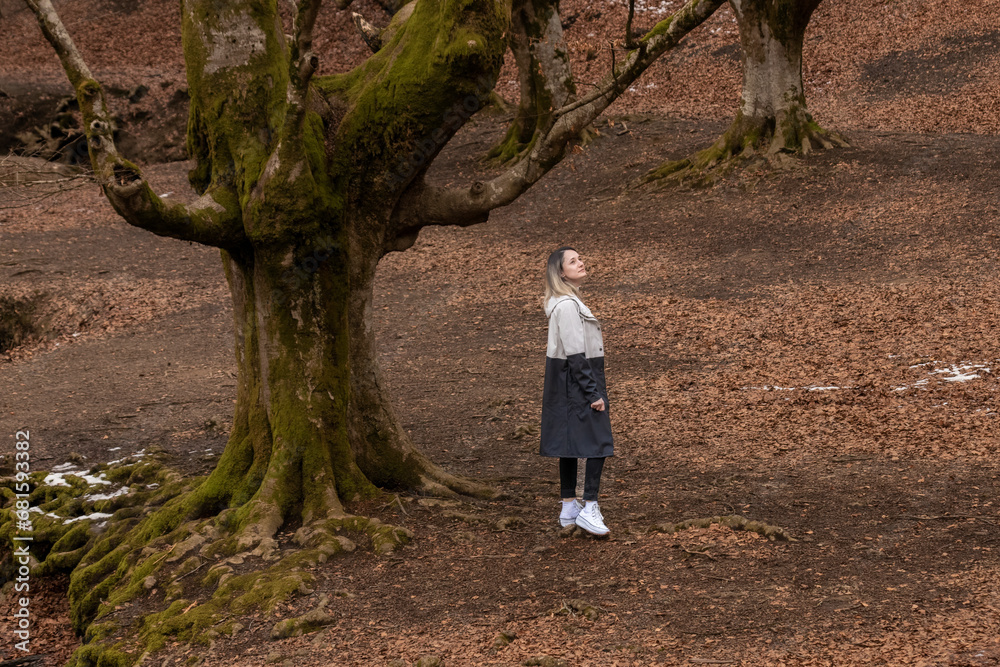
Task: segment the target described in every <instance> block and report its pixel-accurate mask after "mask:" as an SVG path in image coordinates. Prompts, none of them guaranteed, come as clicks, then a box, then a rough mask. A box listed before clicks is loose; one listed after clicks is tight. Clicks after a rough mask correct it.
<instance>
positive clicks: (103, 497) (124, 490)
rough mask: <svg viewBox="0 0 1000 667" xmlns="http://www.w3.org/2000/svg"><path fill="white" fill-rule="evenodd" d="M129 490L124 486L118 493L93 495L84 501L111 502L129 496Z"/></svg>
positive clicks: (87, 496)
mask: <svg viewBox="0 0 1000 667" xmlns="http://www.w3.org/2000/svg"><path fill="white" fill-rule="evenodd" d="M128 493H129V488H128V487H127V486H123V487H122V488H120V489H118V490H117V491H112V492H111V493H92V494H89V495H86V496H84V497H83V500H111V499H112V498H117V497H118V496H125V495H128Z"/></svg>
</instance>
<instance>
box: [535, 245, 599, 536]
mask: <svg viewBox="0 0 1000 667" xmlns="http://www.w3.org/2000/svg"><path fill="white" fill-rule="evenodd" d="M586 278H587V270H586V268H585V267H584V265H583V260H582V259H580V255H579V254H577V252H576V250H574V249H573V248H570V247H563V248H559V249H558V250H556V251H555V252H554V253H552V254H551V255H549V262H548V269H547V270H546V273H545V314H546V315H547V316H548V318H549V344H548V349H547V350H546V353H545V357H546V358H545V390H544V394H543V396H542V444H541V448H540V450H539V453H540V454H541V455H542V456H552V457H559V481H560V489H561V493H560V495H561V497H562V512H561V513H560V514H559V522H560V523H561V524H562V525H563V527H566V526H572V525H573V524H576V525H577V526H580V527H581V528H583V529H584V530H586V531H587V532H589V533H591V534H593V535H607V534H608V532H609V531H608V527H607V526H606V525H604V517H602V516H601V510H600V508H599V507H598V506H597V494H598V491H599V489H600V485H601V472H602V470H603V469H604V459H605V458H606V457H608V456H611V455H613V454H614V442H613V440H612V437H611V420H610V418H609V417H608V392H607V388H606V387H605V382H604V341H603V339H602V337H601V325H600V323H599V322H598V321H597V319H596V318H595V317H594V315H593V314H592V313H591V312H590V309H589V308H587V306H585V305H584V304H583V301H581V300H580V291H579V290H580V286H581V285H582V284H583V281H584V280H585V279H586ZM581 458H583V459H587V469H586V475H585V477H584V486H583V500H584V505H583V506H582V507H581V505H580V503H579V501H577V499H576V469H577V459H581Z"/></svg>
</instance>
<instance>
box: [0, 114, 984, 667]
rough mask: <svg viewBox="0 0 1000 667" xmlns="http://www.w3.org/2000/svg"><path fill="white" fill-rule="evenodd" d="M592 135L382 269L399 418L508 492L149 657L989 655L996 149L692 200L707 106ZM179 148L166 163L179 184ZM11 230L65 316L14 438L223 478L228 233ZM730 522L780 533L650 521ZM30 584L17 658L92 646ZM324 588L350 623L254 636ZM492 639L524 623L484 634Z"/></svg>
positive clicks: (979, 658)
mask: <svg viewBox="0 0 1000 667" xmlns="http://www.w3.org/2000/svg"><path fill="white" fill-rule="evenodd" d="M626 127H627V128H628V131H624V129H625V128H626ZM600 129H601V134H602V137H601V138H600V139H599V140H597V141H596V142H595V143H593V144H592V145H590V146H589V147H588V148H586V149H585V150H583V151H582V152H579V153H573V154H572V155H570V156H569V157H568V158H567V159H566V160H565V162H564V163H563V164H562V165H560V166H559V167H558V168H557V169H556V170H555V171H554V172H553V173H552V174H550V175H549V176H547V177H546V178H545V179H544V180H543V181H542V182H541V183H540V184H539V185H538V186H537V187H536V188H534V189H533V190H532V191H530V192H529V193H528V194H527V195H525V196H524V197H523V198H522V199H521V200H520V201H518V202H517V203H515V204H514V205H512V206H511V207H509V208H507V209H504V210H501V211H497V212H496V213H495V214H494V216H493V218H492V219H491V221H490V222H489V223H487V224H484V225H480V226H476V227H472V228H467V229H452V228H430V229H427V230H425V231H424V232H422V234H421V236H420V239H419V240H418V242H417V244H416V245H415V246H414V247H413V248H412V249H410V250H407V251H406V252H404V253H396V254H393V255H390V256H388V257H387V258H386V259H385V260H384V261H383V265H382V266H381V267H380V273H379V278H378V284H377V287H376V294H377V301H376V304H377V305H376V313H377V318H378V336H379V342H380V351H381V355H382V363H383V366H384V370H385V372H386V375H387V379H388V382H389V385H390V386H389V389H390V391H391V394H392V396H393V397H394V400H395V402H396V405H397V406H398V409H399V411H400V413H401V416H402V419H403V420H404V422H405V424H406V426H407V428H408V429H409V430H410V432H411V433H412V435H413V438H414V439H415V441H416V442H417V443H419V445H420V446H421V447H423V448H424V449H425V451H427V452H428V453H429V454H430V456H431V457H432V458H433V459H434V460H436V461H438V462H440V463H441V464H443V465H445V466H446V467H447V468H448V469H449V470H453V471H455V472H459V473H462V474H464V475H468V476H470V477H472V478H475V479H479V480H483V481H486V482H489V483H491V484H493V485H494V486H495V487H496V488H497V489H498V491H500V493H501V494H502V496H501V499H499V500H495V501H461V502H456V501H441V500H437V499H431V498H419V497H410V496H407V495H405V494H401V495H400V496H399V499H400V500H399V502H398V503H397V502H396V500H395V499H394V498H393V496H392V495H389V496H387V497H386V498H382V499H380V500H379V501H377V502H374V503H367V504H365V505H362V506H355V507H351V508H350V509H351V510H353V511H355V512H357V513H363V514H367V515H375V516H378V517H380V518H381V519H382V520H383V521H385V522H389V523H393V524H396V525H401V526H406V527H407V528H410V529H411V530H413V531H414V532H415V535H416V536H415V539H414V540H413V542H412V543H411V544H410V545H409V546H407V547H405V548H404V549H402V550H401V551H399V552H397V553H395V554H393V555H390V556H388V557H380V556H376V555H375V554H373V553H371V552H370V551H367V550H366V549H364V548H363V546H362V548H359V549H358V551H356V552H354V553H352V554H350V555H347V556H344V557H340V558H336V559H334V560H332V561H330V562H328V563H327V564H325V565H322V566H320V567H319V568H317V571H316V575H317V579H318V580H319V582H320V584H319V586H318V587H317V589H316V591H315V592H314V593H313V594H312V595H308V596H304V597H299V598H295V599H293V600H292V601H290V602H289V603H288V604H287V605H284V606H282V608H281V609H279V610H278V611H277V612H276V613H275V614H273V615H255V616H253V617H250V618H247V619H243V621H242V622H243V625H244V626H245V628H246V629H244V630H242V631H240V632H239V633H237V634H236V635H235V636H234V637H232V638H222V639H218V640H216V642H215V643H214V644H213V646H212V647H211V648H208V649H206V648H199V647H194V648H192V647H187V646H173V647H169V648H168V652H167V653H166V654H165V656H164V657H166V658H169V659H167V660H166V661H165V662H164V663H163V664H186V662H187V661H188V660H189V658H190V657H191V656H192V655H197V656H201V657H203V658H204V663H203V664H206V665H229V664H239V665H262V664H265V663H279V662H282V661H283V660H286V661H288V664H293V663H295V662H305V663H307V664H330V665H348V664H350V665H380V664H391V661H392V660H401V661H402V662H401V663H396V664H407V665H409V664H414V663H415V661H416V660H417V659H418V658H420V657H421V656H426V655H433V656H439V657H441V658H442V659H443V660H444V664H446V665H473V664H476V665H478V664H496V665H520V664H529V663H527V662H526V661H530V660H531V659H534V658H538V657H539V656H549V657H550V658H552V659H562V660H565V661H566V664H568V665H614V664H617V665H643V664H745V665H777V664H788V665H809V664H817V665H828V664H837V665H850V664H858V665H870V664H893V665H917V664H929V665H938V664H947V665H995V664H1000V639H998V638H1000V591H998V583H997V582H998V581H1000V576H998V575H1000V572H998V570H1000V559H998V557H997V551H998V550H1000V531H998V530H997V526H998V524H1000V508H998V507H997V506H996V505H995V502H996V499H997V496H998V491H1000V476H998V473H1000V466H998V464H997V456H996V455H997V445H996V443H997V436H998V430H1000V429H998V421H1000V420H998V413H997V410H998V406H997V394H996V391H997V388H998V386H1000V380H998V378H997V375H995V374H994V373H993V372H992V371H991V369H994V368H995V367H996V364H997V363H1000V352H998V348H997V344H996V336H997V334H996V332H997V331H998V330H1000V321H998V320H1000V303H998V299H1000V289H998V288H1000V281H998V278H997V275H998V273H997V260H996V245H997V236H998V233H1000V232H998V227H997V224H996V223H997V216H998V208H997V206H998V198H997V194H996V185H995V174H996V169H997V166H998V165H997V163H996V155H997V154H998V151H1000V139H997V138H996V137H985V136H978V135H912V134H894V133H888V132H876V133H873V132H862V131H857V132H853V133H850V139H851V141H852V147H851V148H848V149H842V150H835V151H830V152H824V153H819V154H816V155H814V156H811V157H810V158H808V159H807V160H805V161H803V162H801V163H800V165H799V166H798V167H797V168H795V169H794V170H791V171H787V172H783V173H776V174H748V173H744V174H742V175H740V176H738V177H734V178H732V179H730V180H728V181H726V182H724V183H723V184H721V185H719V186H717V187H715V188H714V189H711V190H696V191H690V190H681V189H667V190H652V189H644V188H637V187H636V182H637V180H638V178H639V177H640V176H641V175H642V174H643V173H644V172H645V170H647V169H649V168H651V167H653V166H655V165H656V164H657V163H658V162H659V161H660V160H662V159H663V158H664V156H666V157H676V156H680V155H684V154H686V153H687V152H690V151H691V150H693V149H695V148H697V147H699V146H703V145H706V144H707V143H709V142H710V141H711V139H712V138H713V137H714V136H716V135H717V133H718V132H720V131H721V130H722V129H723V128H722V126H721V125H719V124H710V123H702V122H695V121H681V120H676V119H662V118H653V117H646V116H632V117H627V118H626V117H619V118H617V119H616V120H615V125H614V126H613V127H610V126H609V125H608V123H607V121H603V122H602V124H601V126H600ZM502 132H503V124H502V122H497V121H495V120H489V119H484V120H480V121H478V122H475V123H473V124H472V125H471V126H469V127H468V128H466V129H465V130H463V132H462V134H461V135H460V136H459V137H457V138H456V141H455V142H453V144H454V146H453V147H451V148H449V150H448V151H447V153H446V154H445V155H443V156H442V158H441V160H440V164H439V165H437V166H436V168H435V174H434V176H435V178H437V179H439V180H442V181H444V180H456V181H457V180H460V179H469V178H473V177H475V176H476V175H477V174H480V173H481V172H483V171H484V170H486V169H487V168H486V167H484V166H483V165H482V163H481V162H479V161H477V159H476V155H479V154H481V153H482V152H484V151H483V149H484V148H485V147H486V146H487V145H489V143H490V142H491V141H492V140H495V139H497V138H499V137H500V136H501V135H502ZM619 132H623V133H621V134H619ZM187 166H188V165H187V164H185V163H172V164H166V165H154V166H152V167H150V169H149V174H150V178H151V180H152V182H153V183H154V185H155V186H156V187H157V188H158V189H159V190H160V191H161V192H173V193H174V194H173V195H172V196H176V197H179V198H185V197H190V196H192V195H191V193H190V191H189V190H187V188H186V185H185V170H186V168H187ZM3 234H4V242H3V243H2V244H0V267H2V271H3V272H4V277H5V279H6V281H7V288H8V290H11V289H13V290H14V291H15V292H17V291H19V292H20V293H22V294H30V293H44V294H46V295H48V296H45V297H42V298H41V300H40V301H39V306H38V308H39V312H44V313H51V319H50V324H49V326H50V336H51V337H50V338H48V339H46V340H44V341H41V342H35V343H31V344H28V345H25V346H22V347H20V348H17V349H16V350H14V351H13V352H12V354H10V355H8V356H9V357H10V358H9V359H8V360H7V361H6V362H0V380H2V382H3V384H4V387H5V391H4V393H3V394H2V395H0V411H2V416H0V430H2V432H3V433H4V434H5V438H10V437H12V434H13V433H14V430H15V429H19V428H28V429H31V433H32V435H31V447H32V450H31V451H32V457H33V460H34V461H35V462H36V463H35V466H36V467H42V468H46V469H48V468H51V467H54V466H57V465H59V464H64V463H66V462H68V461H70V460H71V455H72V454H74V453H75V454H76V455H79V456H82V457H85V461H86V464H87V465H90V464H92V463H94V462H104V461H108V460H111V459H118V458H121V457H122V456H123V455H126V454H132V453H135V452H139V451H141V450H143V449H145V448H149V447H150V446H152V445H156V446H159V447H162V448H163V449H164V450H166V452H167V453H168V454H169V455H170V459H171V464H172V465H174V466H175V467H178V468H180V469H181V470H183V471H184V472H185V473H187V474H192V475H193V474H198V473H200V472H204V471H207V470H208V469H209V468H210V467H211V465H212V464H213V462H214V461H215V457H217V456H218V454H219V453H220V452H221V450H222V448H223V446H224V444H225V439H226V429H227V427H228V426H227V425H228V422H229V419H230V418H231V415H232V401H233V398H234V386H233V385H234V381H233V373H234V371H235V364H234V362H233V359H232V357H231V339H230V336H231V312H230V305H229V302H228V297H227V294H226V290H225V285H224V279H223V276H222V271H221V266H220V262H219V259H218V256H217V253H215V252H213V251H211V250H207V249H204V248H200V247H197V246H193V245H189V244H186V243H182V242H177V241H173V240H169V239H160V238H157V237H154V236H152V235H149V234H146V233H143V232H141V231H138V230H135V229H132V228H130V227H129V226H127V225H126V224H124V223H123V222H121V221H120V220H117V219H116V217H115V215H114V213H113V212H112V211H111V209H110V207H109V206H108V205H107V204H106V203H105V202H104V201H103V200H102V198H101V195H100V192H99V191H98V190H97V189H96V187H93V186H91V187H89V188H84V189H82V190H79V191H77V192H74V193H71V194H65V195H60V196H56V197H53V198H51V199H49V200H47V201H45V202H44V203H41V204H38V205H36V206H34V207H29V208H22V209H14V210H13V211H12V212H11V214H10V215H8V219H7V220H6V221H5V225H4V229H3ZM564 243H571V244H573V245H574V246H575V247H576V248H577V249H578V250H579V251H580V252H581V254H582V255H583V257H584V258H585V260H586V261H587V263H588V267H589V272H590V275H591V278H590V280H589V282H588V284H587V285H586V286H585V290H584V292H585V298H586V300H587V303H588V305H590V307H591V308H592V310H593V311H594V312H595V314H596V315H597V316H598V317H599V318H600V319H601V320H602V322H603V323H604V332H605V338H606V347H607V374H608V381H609V387H610V397H611V415H612V423H613V426H614V429H615V435H616V456H615V457H614V458H613V459H611V460H610V462H609V464H608V466H607V468H606V471H605V479H604V484H603V487H602V496H601V507H602V510H603V513H604V515H605V517H606V519H607V522H608V524H609V526H610V528H611V536H610V539H606V540H596V539H591V538H588V537H564V536H562V535H561V534H560V531H559V528H558V521H557V515H558V509H559V504H558V498H557V496H558V491H557V486H556V479H557V475H556V470H555V465H554V462H553V461H552V460H549V459H543V458H540V457H538V456H537V454H536V451H537V435H536V434H537V426H536V425H537V424H538V421H539V414H540V403H539V398H540V395H541V386H542V369H543V363H542V362H543V360H544V359H543V357H544V346H545V330H546V321H545V317H544V315H543V313H542V311H541V307H540V288H541V277H542V267H543V265H544V260H545V257H546V256H547V254H548V253H549V252H550V251H551V250H552V249H553V248H555V247H557V246H559V245H561V244H564ZM74 308H75V310H74ZM66 313H72V315H66ZM57 334H58V335H57ZM74 334H76V335H74ZM526 432H527V434H526V435H525V433H526ZM9 449H11V448H9V447H6V446H5V450H9ZM72 458H77V457H72ZM77 460H80V459H78V458H77ZM726 514H738V515H742V516H745V517H747V518H749V519H755V520H760V521H764V522H767V523H770V524H774V525H778V526H781V527H783V528H785V529H786V530H788V531H789V533H790V534H791V535H792V536H793V537H795V538H796V541H794V542H769V541H767V540H766V539H764V538H763V537H760V536H759V535H757V534H754V533H747V532H736V531H733V530H730V529H728V528H720V527H718V526H713V527H711V528H707V529H690V530H686V531H682V532H680V533H676V534H672V535H664V534H660V533H655V532H650V530H649V529H650V528H651V527H652V526H654V525H656V524H659V523H663V522H677V521H681V520H684V519H688V518H695V517H706V516H714V515H726ZM510 517H516V518H515V519H514V520H511V519H510ZM42 585H43V586H47V587H49V589H46V590H43V591H39V592H38V593H37V595H38V598H37V600H36V603H37V604H39V605H41V606H40V607H39V608H37V609H36V611H39V612H41V613H42V616H43V617H44V618H45V620H43V621H42V622H41V623H42V625H41V626H40V627H39V628H38V630H37V632H38V634H37V635H36V636H35V638H34V643H33V644H32V646H33V648H34V649H35V650H37V651H39V652H45V653H50V654H51V655H52V658H53V661H52V663H51V664H59V663H60V662H61V661H63V660H65V658H66V657H67V655H68V651H69V650H70V649H71V648H72V646H73V645H74V643H75V640H74V638H73V637H72V635H71V634H70V633H69V631H68V624H67V622H66V613H67V608H66V602H65V597H64V593H62V590H64V589H61V588H60V587H64V586H65V580H58V581H56V582H53V583H43V584H42ZM324 595H326V596H328V597H329V598H330V599H331V600H333V602H331V603H330V604H329V606H328V609H329V610H330V611H331V612H332V613H333V614H334V615H335V617H336V619H337V620H336V623H335V624H334V625H332V626H330V627H328V628H327V629H325V630H323V631H321V632H319V633H317V634H312V635H307V636H304V637H299V638H293V639H286V640H281V641H274V642H272V641H270V639H269V636H270V628H271V626H272V625H273V624H274V622H275V621H276V620H278V619H279V618H287V617H292V616H297V615H301V614H302V613H304V612H305V611H308V610H309V609H312V608H314V607H316V606H317V604H318V600H320V599H321V597H322V596H324ZM577 600H582V601H585V602H586V603H588V604H589V605H592V606H593V607H595V608H596V609H597V610H598V615H597V617H596V618H593V619H590V618H586V617H584V616H582V615H580V614H579V613H577V612H576V611H574V604H576V603H575V602H574V601H577ZM8 604H10V601H8ZM43 610H44V611H43ZM128 613H129V611H128V609H124V610H121V611H119V612H117V614H116V616H117V617H118V618H119V620H123V619H124V620H128V619H127V616H128ZM0 616H2V617H3V624H2V625H0V632H2V633H3V636H9V634H10V629H9V625H8V624H9V622H10V621H9V619H10V614H9V613H8V610H7V609H4V610H2V614H0ZM501 632H506V633H509V634H511V635H513V636H516V638H515V639H514V640H513V641H512V642H511V643H510V644H508V645H505V646H502V647H496V646H495V640H496V638H497V637H498V635H499V634H500V633H501ZM11 643H12V642H11ZM3 650H4V652H3V653H2V654H0V658H7V657H13V656H14V651H13V650H12V647H11V646H10V645H5V646H3ZM156 664H160V662H159V659H158V661H157V663H156ZM545 664H557V663H554V662H553V663H545Z"/></svg>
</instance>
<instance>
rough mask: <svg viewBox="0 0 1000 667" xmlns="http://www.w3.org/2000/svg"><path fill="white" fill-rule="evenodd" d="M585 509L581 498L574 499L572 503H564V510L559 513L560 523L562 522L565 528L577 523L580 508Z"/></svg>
mask: <svg viewBox="0 0 1000 667" xmlns="http://www.w3.org/2000/svg"><path fill="white" fill-rule="evenodd" d="M581 509H583V505H581V504H580V501H579V500H576V499H575V498H574V499H573V502H571V503H563V504H562V512H561V513H560V514H559V523H560V524H562V527H563V528H568V527H569V526H572V525H574V524H575V523H576V517H577V516H579V514H580V510H581Z"/></svg>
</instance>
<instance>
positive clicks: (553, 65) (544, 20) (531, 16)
mask: <svg viewBox="0 0 1000 667" xmlns="http://www.w3.org/2000/svg"><path fill="white" fill-rule="evenodd" d="M507 42H508V44H509V45H510V50H511V53H513V54H514V61H515V62H516V63H517V78H518V84H519V88H520V93H521V95H520V100H519V101H518V104H517V111H515V112H514V120H513V121H512V122H511V125H510V127H509V128H508V130H507V135H506V136H505V137H504V139H503V140H502V141H501V142H500V143H499V144H497V145H496V146H494V147H493V148H492V149H491V150H490V152H489V157H492V158H497V159H498V160H500V161H501V162H506V161H508V160H510V159H512V158H514V157H516V156H517V155H519V154H520V153H521V152H522V151H524V149H525V148H526V147H527V146H528V145H529V144H530V143H531V140H532V138H533V137H534V136H535V132H536V131H538V132H539V133H543V132H544V131H545V130H546V129H548V127H549V126H550V125H551V124H552V121H553V113H554V112H555V111H556V110H557V109H559V108H560V107H562V106H564V105H565V104H568V103H570V102H572V101H573V99H574V97H575V95H576V85H575V84H574V83H573V74H572V70H571V68H570V62H569V49H568V48H567V47H566V39H565V37H564V36H563V28H562V18H561V17H560V14H559V1H558V0H514V3H513V6H512V8H511V16H510V31H509V33H508V37H507Z"/></svg>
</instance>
